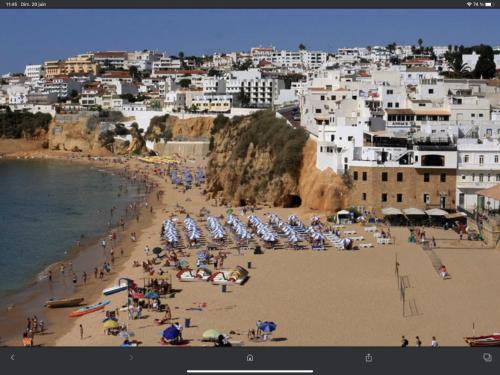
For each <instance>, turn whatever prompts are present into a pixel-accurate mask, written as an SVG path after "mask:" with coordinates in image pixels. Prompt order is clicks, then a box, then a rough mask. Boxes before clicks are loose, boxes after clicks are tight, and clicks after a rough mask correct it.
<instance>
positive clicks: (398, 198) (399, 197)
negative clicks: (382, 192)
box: [396, 193, 403, 203]
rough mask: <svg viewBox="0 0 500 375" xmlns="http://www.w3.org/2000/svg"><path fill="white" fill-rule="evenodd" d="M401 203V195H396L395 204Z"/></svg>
mask: <svg viewBox="0 0 500 375" xmlns="http://www.w3.org/2000/svg"><path fill="white" fill-rule="evenodd" d="M402 201H403V194H401V193H399V194H397V195H396V202H399V203H401V202H402Z"/></svg>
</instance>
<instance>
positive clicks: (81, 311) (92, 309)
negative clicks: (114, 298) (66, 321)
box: [69, 301, 109, 318]
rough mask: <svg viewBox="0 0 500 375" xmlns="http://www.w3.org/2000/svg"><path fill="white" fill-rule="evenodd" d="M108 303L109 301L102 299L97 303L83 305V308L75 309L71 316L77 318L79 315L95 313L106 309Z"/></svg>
mask: <svg viewBox="0 0 500 375" xmlns="http://www.w3.org/2000/svg"><path fill="white" fill-rule="evenodd" d="M108 304H109V301H101V302H99V303H96V304H94V305H89V306H85V307H82V308H81V309H78V310H75V311H73V312H72V313H71V314H69V316H70V317H71V318H77V317H79V316H83V315H87V314H90V313H93V312H95V311H99V310H102V309H104V306H106V305H108Z"/></svg>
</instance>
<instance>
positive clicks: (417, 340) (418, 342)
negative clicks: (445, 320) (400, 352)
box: [401, 336, 439, 348]
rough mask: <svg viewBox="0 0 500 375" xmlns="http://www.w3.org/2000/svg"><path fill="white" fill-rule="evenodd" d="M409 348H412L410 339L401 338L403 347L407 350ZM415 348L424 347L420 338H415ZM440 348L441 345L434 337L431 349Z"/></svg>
mask: <svg viewBox="0 0 500 375" xmlns="http://www.w3.org/2000/svg"><path fill="white" fill-rule="evenodd" d="M408 346H410V342H409V341H408V339H407V338H406V337H405V336H402V337H401V347H402V348H406V347H408ZM415 346H416V347H417V348H420V347H421V346H422V340H420V337H419V336H415ZM438 346H439V343H438V341H437V339H436V336H432V340H431V347H433V348H437V347H438Z"/></svg>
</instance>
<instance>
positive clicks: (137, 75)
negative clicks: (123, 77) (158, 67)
mask: <svg viewBox="0 0 500 375" xmlns="http://www.w3.org/2000/svg"><path fill="white" fill-rule="evenodd" d="M128 72H129V74H130V77H132V79H133V80H134V81H136V82H141V80H142V74H141V72H140V71H139V69H137V67H136V66H131V67H130V68H129V69H128Z"/></svg>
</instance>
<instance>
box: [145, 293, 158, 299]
mask: <svg viewBox="0 0 500 375" xmlns="http://www.w3.org/2000/svg"><path fill="white" fill-rule="evenodd" d="M144 298H147V299H155V298H160V295H159V294H158V293H156V292H151V291H150V292H147V293H146V294H145V295H144Z"/></svg>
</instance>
